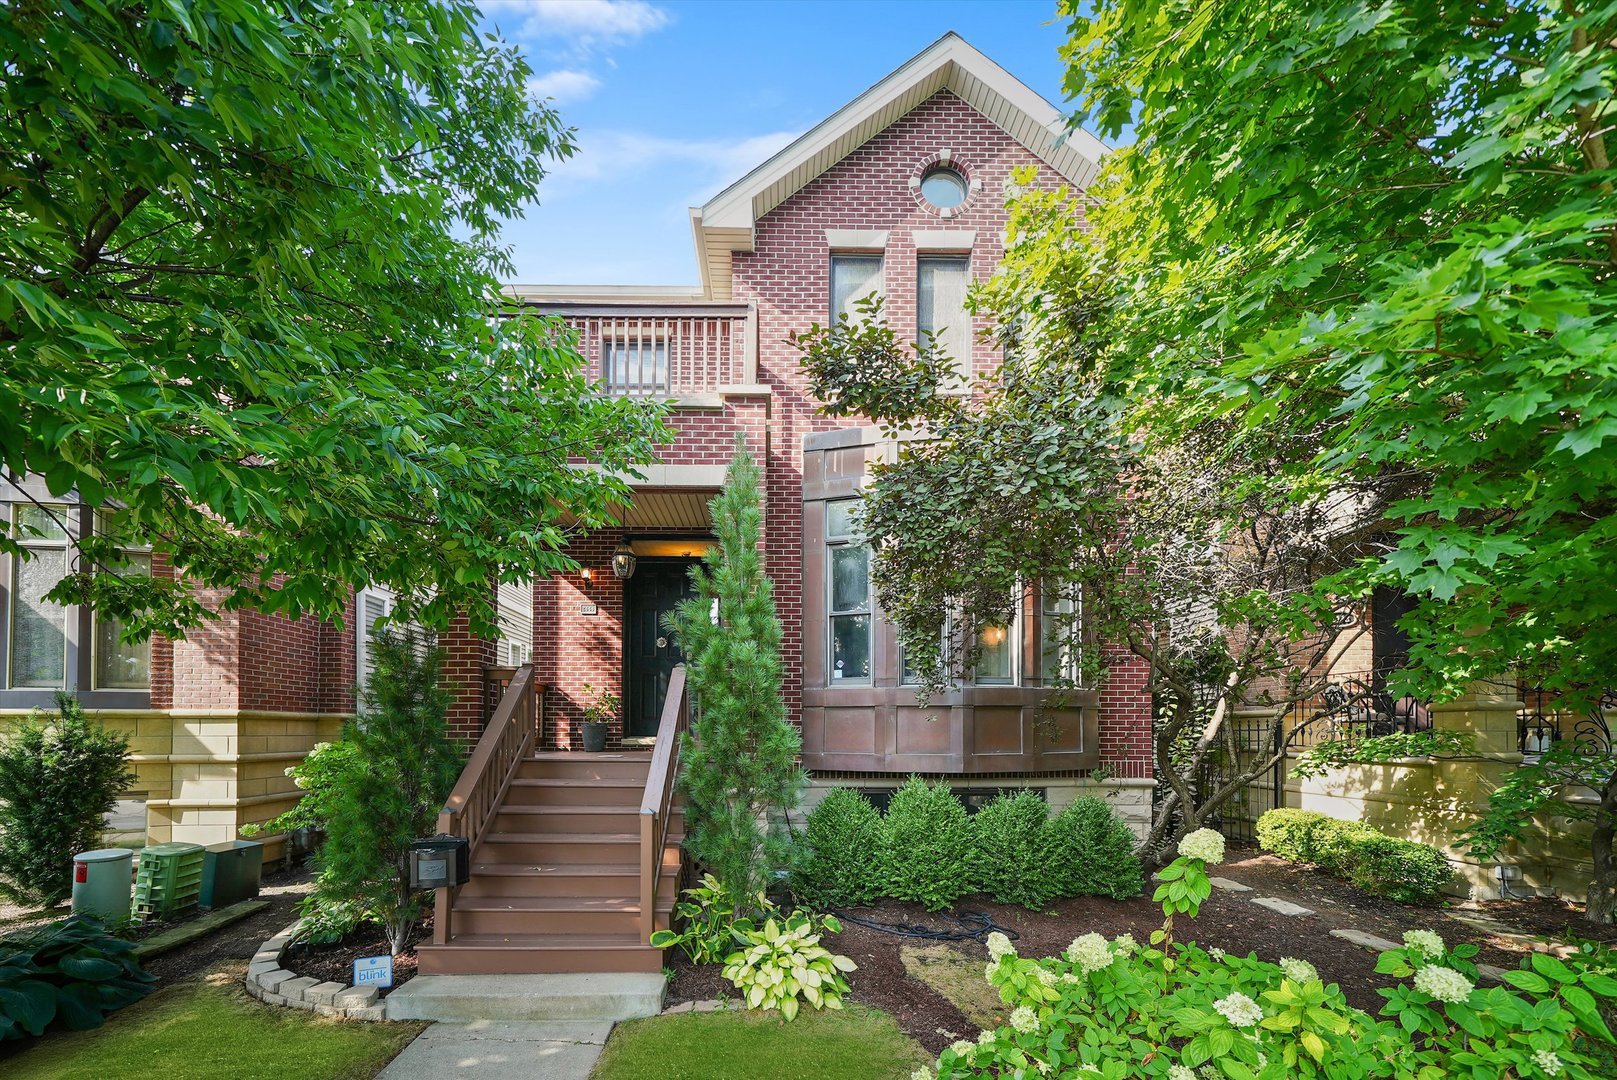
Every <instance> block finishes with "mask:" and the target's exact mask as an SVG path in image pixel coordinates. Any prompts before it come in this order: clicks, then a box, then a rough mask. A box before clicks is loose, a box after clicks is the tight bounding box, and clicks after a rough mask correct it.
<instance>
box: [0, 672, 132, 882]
mask: <svg viewBox="0 0 1617 1080" xmlns="http://www.w3.org/2000/svg"><path fill="white" fill-rule="evenodd" d="M56 710H57V711H56V712H55V713H47V712H45V711H43V710H36V711H35V712H34V714H33V715H32V716H31V717H29V718H28V719H27V720H24V721H22V722H21V723H20V724H18V725H17V726H16V728H15V729H14V730H13V731H12V732H11V734H10V735H8V736H6V738H5V740H4V742H3V743H0V896H4V897H5V898H6V899H8V900H13V901H17V902H19V903H25V904H38V905H41V906H48V905H51V904H57V903H60V902H61V901H63V900H65V899H67V897H68V895H69V894H70V893H71V892H72V891H73V884H72V872H73V856H74V855H76V854H77V853H79V852H81V851H88V850H90V849H93V848H97V847H100V846H101V833H102V823H103V821H104V820H105V818H106V815H107V813H108V811H110V810H111V809H112V807H113V803H114V802H116V801H117V798H118V793H119V792H121V791H123V790H124V789H125V788H127V787H128V786H129V785H130V784H131V783H133V782H134V780H135V774H134V773H132V772H130V771H129V740H128V739H126V738H125V737H124V736H123V735H121V734H119V733H118V732H114V731H108V730H107V729H106V728H104V727H102V726H101V725H100V724H97V723H94V722H92V721H91V720H90V719H89V718H88V717H86V716H85V715H84V710H83V709H81V708H80V707H79V703H78V702H77V701H76V700H74V699H73V698H71V697H69V696H68V695H66V694H57V695H56Z"/></svg>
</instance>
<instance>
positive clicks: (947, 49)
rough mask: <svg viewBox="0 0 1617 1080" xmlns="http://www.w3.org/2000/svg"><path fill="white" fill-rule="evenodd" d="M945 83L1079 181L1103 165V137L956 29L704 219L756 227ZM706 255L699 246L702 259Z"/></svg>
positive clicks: (731, 191)
mask: <svg viewBox="0 0 1617 1080" xmlns="http://www.w3.org/2000/svg"><path fill="white" fill-rule="evenodd" d="M939 90H950V91H952V92H953V93H955V94H956V95H958V96H959V97H961V98H962V99H963V100H965V101H966V102H967V103H968V104H970V105H971V106H972V107H974V108H976V109H977V110H978V111H979V112H982V113H983V114H984V115H985V116H987V117H988V118H989V119H990V120H992V121H993V122H995V123H996V124H998V125H999V126H1000V127H1002V128H1004V129H1005V131H1006V132H1007V133H1008V134H1010V135H1011V137H1012V138H1014V139H1016V140H1017V141H1018V142H1019V143H1021V144H1022V145H1023V146H1025V147H1026V148H1027V149H1028V150H1029V151H1030V152H1031V153H1034V154H1036V155H1038V156H1039V157H1040V158H1042V159H1043V160H1045V161H1046V162H1048V163H1049V164H1050V165H1051V166H1052V167H1053V168H1055V169H1056V171H1058V172H1059V173H1060V174H1061V175H1062V176H1063V177H1065V178H1066V179H1067V180H1069V181H1071V182H1072V183H1073V184H1074V185H1076V186H1078V187H1085V186H1087V185H1088V183H1089V182H1090V181H1091V180H1092V179H1093V178H1094V176H1095V174H1096V173H1097V172H1098V171H1099V169H1100V159H1101V157H1102V156H1104V155H1105V153H1106V152H1107V148H1106V144H1105V143H1103V142H1101V141H1100V140H1099V139H1097V138H1095V136H1093V135H1091V134H1089V133H1088V132H1086V131H1083V130H1081V129H1080V130H1076V131H1073V132H1071V133H1068V131H1067V124H1066V117H1065V116H1064V115H1063V114H1062V112H1061V110H1059V109H1057V108H1056V107H1055V106H1054V105H1052V104H1050V103H1049V102H1048V101H1045V100H1044V98H1042V97H1040V96H1039V95H1038V94H1037V93H1035V92H1034V91H1033V90H1031V89H1030V88H1029V87H1028V86H1027V85H1026V84H1024V83H1022V82H1021V81H1020V80H1018V79H1017V78H1016V77H1015V76H1013V75H1012V74H1011V73H1010V72H1008V71H1006V70H1005V69H1004V68H1002V67H1000V66H999V65H998V64H996V63H994V62H993V61H992V60H990V59H989V58H988V57H986V56H984V55H983V54H982V53H980V52H978V51H977V50H976V49H975V48H973V47H972V46H971V45H969V44H967V43H966V41H965V39H964V38H962V37H960V35H958V34H956V33H955V32H954V31H952V30H951V31H950V32H949V33H947V34H944V35H943V37H941V38H939V39H938V40H937V41H935V42H933V43H932V44H931V45H929V46H927V47H926V48H925V49H923V50H922V51H921V52H920V53H919V54H918V55H916V56H915V57H914V58H912V59H911V60H910V61H908V62H907V63H905V64H904V65H903V66H901V67H900V68H899V69H898V70H897V71H894V72H893V73H892V74H891V75H888V76H887V77H886V78H885V79H882V80H881V81H880V82H878V83H877V84H876V85H875V86H872V87H871V88H870V89H869V90H866V91H865V92H864V93H863V94H860V95H859V96H858V97H856V98H854V99H853V101H851V102H849V103H848V104H847V105H844V106H843V107H842V108H841V109H838V110H837V111H836V112H835V113H832V114H831V115H830V116H829V117H827V118H826V119H825V120H823V121H821V122H820V123H819V124H816V125H815V126H814V127H813V128H811V129H810V130H809V131H808V132H807V133H806V134H804V135H803V136H801V137H800V138H798V139H797V140H796V141H794V142H793V143H791V144H790V145H789V146H787V147H786V148H785V149H783V150H781V151H780V152H779V153H777V154H775V155H774V156H773V157H771V158H770V159H769V160H768V161H765V162H764V163H763V164H762V165H760V166H758V167H757V168H756V169H753V170H752V171H751V172H749V173H747V175H745V176H743V177H742V178H741V179H740V180H737V181H736V182H735V183H733V184H731V185H730V186H729V187H727V188H725V189H724V190H723V191H721V192H719V194H717V195H715V196H714V197H713V198H712V199H710V200H709V201H708V202H707V203H706V204H705V205H704V206H703V207H702V208H701V211H700V218H699V221H700V225H701V227H703V228H707V229H715V228H717V229H749V230H750V229H751V228H752V226H753V225H754V224H755V223H756V222H757V220H758V219H759V218H760V217H762V216H763V215H764V214H767V213H768V212H769V211H770V210H773V209H774V208H775V207H776V206H779V205H780V204H781V203H783V202H785V201H786V199H788V198H790V197H791V196H792V195H793V194H795V193H796V192H797V191H799V190H801V189H802V188H803V187H804V186H805V185H807V184H808V183H809V181H811V180H813V179H814V178H815V177H817V176H819V175H820V174H822V173H824V172H825V171H826V170H827V169H829V168H830V167H831V166H833V165H835V164H836V163H837V162H838V161H841V160H842V159H843V158H844V157H846V156H847V155H848V154H850V153H852V152H853V151H854V150H856V149H858V148H859V147H860V146H862V145H864V144H865V143H866V142H867V141H869V140H870V139H871V138H873V137H874V136H875V135H877V134H878V133H880V132H881V131H883V130H885V129H886V128H887V127H888V126H889V125H890V124H892V123H893V122H894V121H896V120H898V119H899V117H901V116H903V115H905V114H906V113H908V112H909V111H910V110H912V109H914V108H915V107H916V106H918V105H920V104H921V102H923V101H925V100H926V99H927V98H929V97H931V96H932V95H933V94H935V93H937V92H938V91H939ZM1063 136H1065V138H1063ZM702 257H703V256H702V253H701V252H698V261H701V259H702Z"/></svg>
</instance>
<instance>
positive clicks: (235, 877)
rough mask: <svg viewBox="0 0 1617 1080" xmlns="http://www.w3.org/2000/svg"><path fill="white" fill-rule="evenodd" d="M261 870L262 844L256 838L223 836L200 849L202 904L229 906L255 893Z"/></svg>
mask: <svg viewBox="0 0 1617 1080" xmlns="http://www.w3.org/2000/svg"><path fill="white" fill-rule="evenodd" d="M263 871H264V845H263V844H261V843H259V842H258V841H257V840H226V841H225V842H224V843H222V844H209V845H208V847H207V848H206V849H204V851H203V852H202V896H201V904H202V906H203V907H205V908H222V907H229V906H230V905H231V904H234V903H237V902H239V901H242V900H251V899H252V898H253V897H255V896H257V895H258V883H259V879H260V877H261V876H262V874H263Z"/></svg>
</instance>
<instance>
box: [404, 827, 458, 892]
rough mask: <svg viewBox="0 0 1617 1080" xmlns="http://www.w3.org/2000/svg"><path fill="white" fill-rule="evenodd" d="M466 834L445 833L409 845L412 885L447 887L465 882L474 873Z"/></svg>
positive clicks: (413, 886) (431, 887)
mask: <svg viewBox="0 0 1617 1080" xmlns="http://www.w3.org/2000/svg"><path fill="white" fill-rule="evenodd" d="M468 854H469V852H468V850H467V845H466V838H465V837H464V836H446V835H444V834H442V833H440V834H438V835H437V836H434V837H432V838H431V839H430V840H417V841H415V842H414V843H413V844H411V845H410V887H411V888H412V889H445V888H454V887H456V886H459V885H464V884H466V882H467V880H468V879H469V878H470V877H471V867H470V866H469V865H468V858H467V856H468Z"/></svg>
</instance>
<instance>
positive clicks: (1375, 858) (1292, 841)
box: [1257, 808, 1453, 905]
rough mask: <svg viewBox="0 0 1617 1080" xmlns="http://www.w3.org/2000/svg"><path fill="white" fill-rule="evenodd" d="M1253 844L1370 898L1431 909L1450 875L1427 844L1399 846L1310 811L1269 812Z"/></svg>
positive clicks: (1384, 837)
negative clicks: (1340, 880) (1346, 882)
mask: <svg viewBox="0 0 1617 1080" xmlns="http://www.w3.org/2000/svg"><path fill="white" fill-rule="evenodd" d="M1257 833H1258V844H1259V846H1261V847H1262V848H1263V850H1265V851H1269V852H1273V853H1274V854H1276V855H1279V856H1280V857H1281V858H1283V859H1290V860H1292V861H1294V862H1310V863H1313V864H1314V865H1315V866H1318V867H1319V868H1320V869H1321V870H1324V871H1325V872H1326V873H1328V874H1331V875H1333V876H1335V877H1340V878H1346V879H1347V880H1349V881H1351V882H1352V883H1353V884H1354V885H1356V886H1358V887H1359V888H1361V889H1363V890H1364V891H1365V892H1367V893H1370V894H1372V895H1374V896H1384V897H1386V898H1387V899H1389V900H1396V901H1398V902H1399V903H1401V904H1428V905H1430V904H1435V903H1437V902H1438V900H1439V898H1440V896H1441V894H1442V891H1443V888H1444V886H1446V885H1447V884H1448V883H1449V880H1450V878H1451V876H1452V874H1453V869H1452V868H1451V867H1450V865H1449V861H1448V859H1447V858H1446V857H1445V856H1444V855H1443V853H1442V852H1441V851H1439V850H1437V849H1436V848H1434V847H1431V846H1430V845H1428V844H1417V843H1415V842H1413V841H1410V840H1399V839H1396V838H1394V837H1391V836H1387V835H1386V834H1385V833H1382V832H1380V831H1378V830H1376V829H1374V828H1372V827H1370V826H1369V825H1366V824H1364V823H1363V822H1358V821H1339V820H1337V819H1336V818H1333V817H1329V816H1327V815H1325V814H1320V813H1315V812H1314V811H1311V810H1293V809H1289V808H1286V809H1278V810H1270V811H1268V812H1267V813H1265V814H1264V815H1263V816H1262V817H1260V818H1259V819H1258V828H1257Z"/></svg>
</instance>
